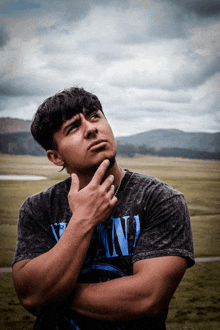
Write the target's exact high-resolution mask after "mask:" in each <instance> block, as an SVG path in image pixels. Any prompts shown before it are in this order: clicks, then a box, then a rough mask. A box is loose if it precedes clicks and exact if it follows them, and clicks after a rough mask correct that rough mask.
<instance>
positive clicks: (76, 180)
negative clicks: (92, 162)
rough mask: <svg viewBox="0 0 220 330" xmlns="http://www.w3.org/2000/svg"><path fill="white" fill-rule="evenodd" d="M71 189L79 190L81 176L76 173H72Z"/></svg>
mask: <svg viewBox="0 0 220 330" xmlns="http://www.w3.org/2000/svg"><path fill="white" fill-rule="evenodd" d="M70 190H71V191H73V192H77V191H79V178H78V176H77V175H76V174H75V173H73V174H71V186H70Z"/></svg>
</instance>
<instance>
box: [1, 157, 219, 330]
mask: <svg viewBox="0 0 220 330" xmlns="http://www.w3.org/2000/svg"><path fill="white" fill-rule="evenodd" d="M118 163H119V164H120V165H121V166H122V167H123V168H128V169H130V170H133V171H137V172H139V173H144V174H148V175H152V176H155V177H157V178H159V179H161V180H163V181H166V182H167V183H168V184H170V185H172V186H173V187H174V188H176V189H178V190H180V191H181V192H182V193H183V194H184V195H185V197H186V200H187V202H188V205H189V209H190V214H191V221H192V229H193V236H194V248H195V256H196V257H205V256H220V216H219V215H220V162H217V161H203V160H190V159H180V158H159V157H149V156H145V157H141V158H133V159H128V158H118ZM0 174H25V175H27V174H29V175H40V176H46V177H47V178H48V180H44V181H0V235H1V237H0V242H1V243H0V267H10V265H11V262H12V259H13V255H14V250H15V244H16V225H17V217H18V210H19V208H20V205H21V204H22V202H23V201H24V199H25V198H26V197H27V196H30V195H32V194H34V193H36V192H38V191H41V190H43V189H46V188H47V187H49V186H51V185H53V184H55V183H56V182H59V181H61V180H63V179H64V178H65V177H67V174H66V173H65V171H63V172H62V173H59V168H57V167H55V166H53V165H52V164H51V163H49V161H48V160H47V159H46V158H45V157H32V156H9V155H0ZM0 287H1V291H0V295H1V296H0V297H1V302H0V329H3V330H4V329H15V330H18V329H31V328H32V324H33V320H34V317H33V316H32V315H30V314H29V313H28V312H26V311H25V310H24V308H23V307H22V306H21V305H20V304H19V301H18V299H17V296H16V293H15V291H14V288H13V283H12V278H11V273H1V274H0ZM167 329H168V330H171V329H175V330H183V329H188V330H189V329H190V330H198V329H201V330H206V329H209V330H214V329H215V330H216V329H220V262H219V261H217V262H205V263H201V262H199V263H197V264H196V265H195V266H194V267H193V268H190V269H189V270H187V272H186V274H185V276H184V278H183V280H182V282H181V284H180V286H179V287H178V289H177V291H176V293H175V295H174V297H173V299H172V301H171V304H170V312H169V316H168V320H167Z"/></svg>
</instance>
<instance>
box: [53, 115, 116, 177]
mask: <svg viewBox="0 0 220 330" xmlns="http://www.w3.org/2000/svg"><path fill="white" fill-rule="evenodd" d="M54 140H55V141H56V143H57V146H58V147H57V155H58V157H59V159H60V160H61V163H60V164H57V165H62V166H63V165H65V167H66V168H67V170H68V172H69V174H71V173H73V172H74V173H76V174H77V173H79V172H81V173H82V172H84V171H89V170H92V169H94V168H97V167H98V166H99V165H100V164H101V162H102V161H103V160H104V159H109V160H112V159H114V157H115V155H116V152H117V148H116V142H115V138H114V136H113V133H112V130H111V127H110V125H109V123H108V121H107V120H106V118H105V116H104V115H103V113H102V112H101V111H100V110H98V111H95V112H92V113H86V112H85V114H82V113H79V114H77V115H75V116H73V117H72V118H71V119H69V120H67V121H65V122H64V123H63V125H62V127H61V129H60V130H59V131H58V132H56V133H55V134H54Z"/></svg>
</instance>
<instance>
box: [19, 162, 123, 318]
mask: <svg viewBox="0 0 220 330" xmlns="http://www.w3.org/2000/svg"><path fill="white" fill-rule="evenodd" d="M108 165H109V161H104V162H103V163H102V164H101V165H100V167H99V168H98V170H97V171H96V173H95V175H94V177H93V179H92V181H91V182H90V183H89V184H88V185H87V186H86V187H85V188H84V189H82V190H80V191H79V181H78V178H77V176H76V175H75V174H73V175H72V185H71V188H70V192H69V195H68V199H69V205H70V209H71V211H72V217H71V219H70V222H69V224H68V226H67V228H66V230H65V231H64V233H63V235H62V236H61V238H60V239H59V241H58V243H57V244H56V245H55V246H54V247H53V248H52V249H51V250H50V251H48V252H46V253H44V254H42V255H40V256H38V257H36V258H34V259H32V260H30V259H28V260H22V261H20V262H17V263H16V264H15V265H14V266H13V279H14V284H15V289H16V291H17V293H18V297H19V299H20V301H21V302H22V304H23V305H24V307H25V308H27V309H28V310H29V311H31V312H33V313H34V314H38V313H39V311H40V309H41V308H42V307H43V306H45V305H47V304H49V303H50V302H54V301H61V300H64V299H66V297H68V296H69V294H70V293H71V292H72V290H73V289H74V287H75V285H76V282H77V278H78V276H79V273H80V270H81V267H82V264H83V261H84V258H85V256H86V252H87V250H88V247H89V244H90V240H91V236H92V233H93V230H94V228H95V226H96V225H97V224H99V223H101V222H103V221H104V220H105V219H106V218H107V217H108V216H109V214H110V212H111V210H112V209H113V207H114V205H115V204H116V202H117V198H116V197H114V191H113V190H112V189H111V185H112V183H113V178H112V177H111V176H109V177H107V178H106V179H105V180H104V182H102V180H103V177H104V175H105V173H106V170H107V168H108Z"/></svg>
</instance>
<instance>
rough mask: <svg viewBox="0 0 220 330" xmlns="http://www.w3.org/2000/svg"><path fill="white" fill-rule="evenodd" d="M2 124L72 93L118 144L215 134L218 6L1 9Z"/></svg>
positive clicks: (196, 0)
mask: <svg viewBox="0 0 220 330" xmlns="http://www.w3.org/2000/svg"><path fill="white" fill-rule="evenodd" d="M0 13H1V14H0V16H1V18H0V58H1V61H0V94H1V95H0V117H12V118H21V119H32V117H33V114H34V113H35V111H36V109H37V107H38V105H39V104H41V103H42V102H43V100H44V99H45V98H47V97H49V96H51V95H53V94H54V93H56V92H57V91H61V90H63V89H64V88H68V87H70V86H79V87H84V88H85V89H86V90H88V91H90V92H92V93H95V94H96V95H97V96H98V97H99V99H100V101H101V103H102V105H103V108H104V112H105V114H106V116H107V118H108V119H109V122H110V124H111V125H112V128H113V131H114V133H115V135H116V136H120V135H131V134H135V133H139V132H143V131H148V130H151V129H157V128H166V129H168V128H169V129H171V128H175V129H180V130H183V131H187V132H196V131H197V132H198V131H204V132H216V131H220V111H219V109H220V96H219V95H220V92H219V89H220V61H219V59H220V58H219V57H220V0H217V1H207V0H154V1H153V0H109V1H108V0H17V1H15V0H1V2H0Z"/></svg>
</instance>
